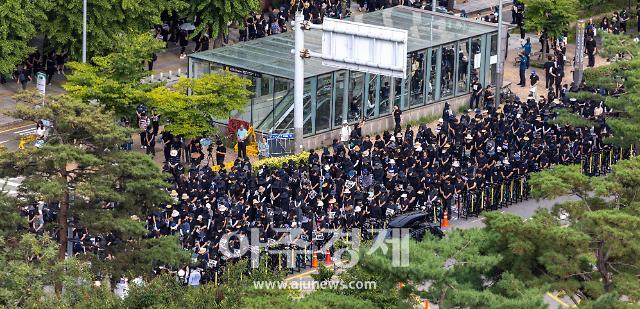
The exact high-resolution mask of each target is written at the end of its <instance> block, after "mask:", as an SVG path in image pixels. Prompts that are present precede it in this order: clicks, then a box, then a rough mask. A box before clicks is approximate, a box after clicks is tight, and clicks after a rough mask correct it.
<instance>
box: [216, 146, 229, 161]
mask: <svg viewBox="0 0 640 309" xmlns="http://www.w3.org/2000/svg"><path fill="white" fill-rule="evenodd" d="M226 155H227V147H225V146H224V144H222V141H220V140H217V141H216V165H219V166H220V167H223V166H224V157H225V156H226Z"/></svg>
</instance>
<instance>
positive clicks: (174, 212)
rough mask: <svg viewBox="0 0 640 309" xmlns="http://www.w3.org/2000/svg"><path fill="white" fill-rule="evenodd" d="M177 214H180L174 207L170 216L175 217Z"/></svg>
mask: <svg viewBox="0 0 640 309" xmlns="http://www.w3.org/2000/svg"><path fill="white" fill-rule="evenodd" d="M179 215H180V213H179V212H178V211H177V210H175V209H174V210H173V211H172V212H171V217H172V218H176V217H178V216H179Z"/></svg>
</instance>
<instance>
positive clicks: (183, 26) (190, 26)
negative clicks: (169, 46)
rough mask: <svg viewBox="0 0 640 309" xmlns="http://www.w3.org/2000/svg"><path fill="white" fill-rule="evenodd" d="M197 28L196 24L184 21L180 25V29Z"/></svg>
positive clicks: (189, 29)
mask: <svg viewBox="0 0 640 309" xmlns="http://www.w3.org/2000/svg"><path fill="white" fill-rule="evenodd" d="M195 29H196V26H194V25H193V23H184V24H182V25H180V30H186V31H191V30H195Z"/></svg>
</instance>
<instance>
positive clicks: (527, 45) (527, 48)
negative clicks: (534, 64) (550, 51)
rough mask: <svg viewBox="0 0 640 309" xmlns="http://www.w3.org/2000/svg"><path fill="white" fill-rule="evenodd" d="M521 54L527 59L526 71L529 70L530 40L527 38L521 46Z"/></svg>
mask: <svg viewBox="0 0 640 309" xmlns="http://www.w3.org/2000/svg"><path fill="white" fill-rule="evenodd" d="M522 52H523V53H524V56H525V57H527V69H529V65H530V64H531V38H527V41H526V42H525V43H524V44H523V45H522Z"/></svg>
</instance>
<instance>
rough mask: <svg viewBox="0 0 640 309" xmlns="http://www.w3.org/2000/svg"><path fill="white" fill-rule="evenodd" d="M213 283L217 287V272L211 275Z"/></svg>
mask: <svg viewBox="0 0 640 309" xmlns="http://www.w3.org/2000/svg"><path fill="white" fill-rule="evenodd" d="M213 282H214V284H215V285H216V286H217V285H218V272H217V271H216V272H215V273H213Z"/></svg>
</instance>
